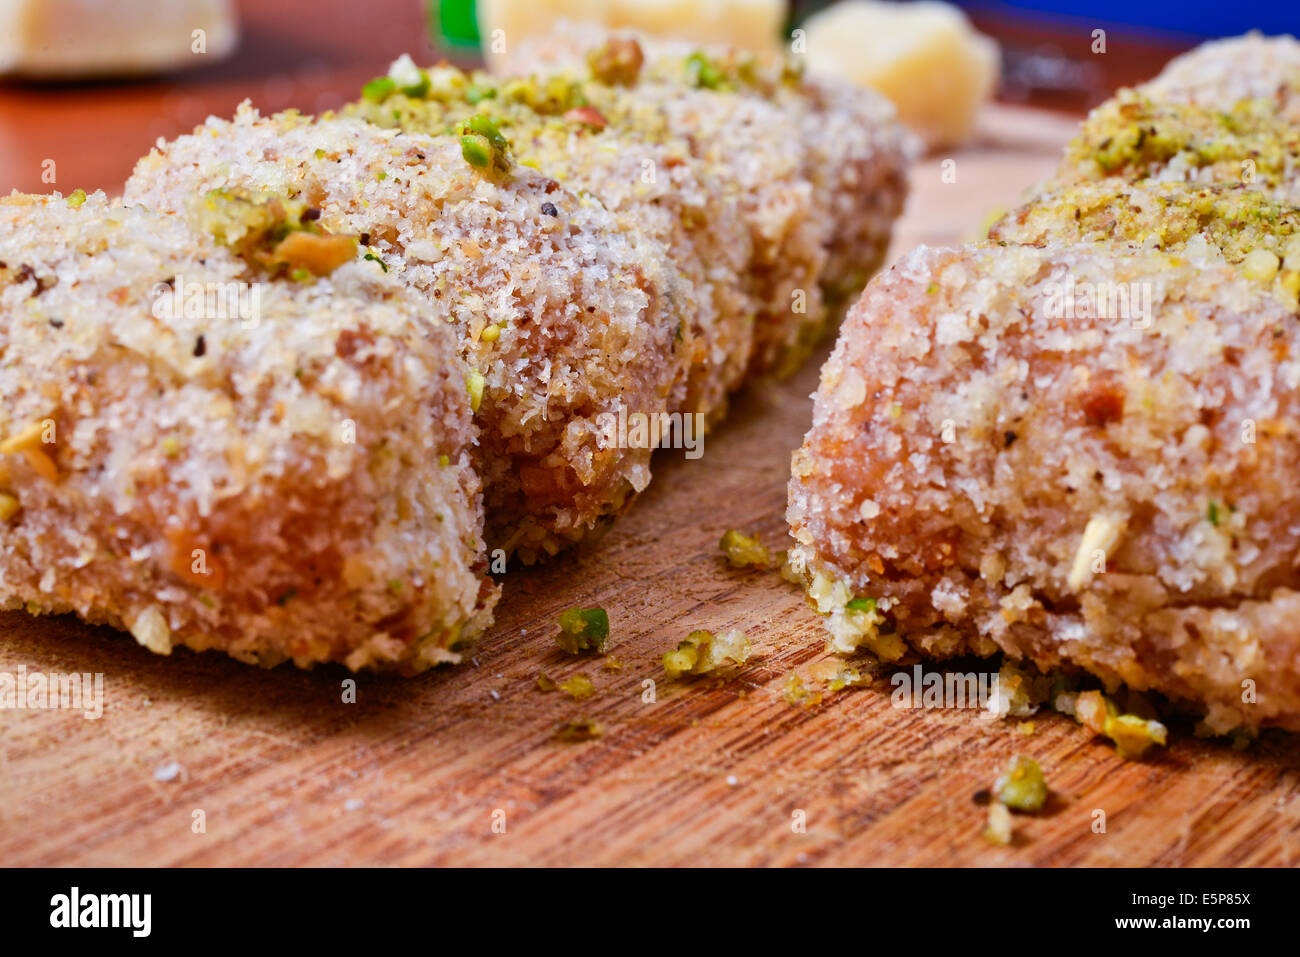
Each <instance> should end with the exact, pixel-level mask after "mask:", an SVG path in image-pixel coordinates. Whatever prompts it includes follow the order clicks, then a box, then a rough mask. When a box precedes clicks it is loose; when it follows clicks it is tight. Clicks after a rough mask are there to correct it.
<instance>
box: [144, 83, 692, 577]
mask: <svg viewBox="0 0 1300 957" xmlns="http://www.w3.org/2000/svg"><path fill="white" fill-rule="evenodd" d="M248 190H252V191H264V190H269V191H272V192H275V193H278V194H283V195H286V196H289V197H292V198H294V199H296V200H300V201H302V202H304V203H306V204H308V205H309V206H310V207H311V208H312V210H313V211H314V214H318V215H319V223H320V224H321V225H322V226H324V227H326V228H328V229H329V230H331V231H333V232H337V233H345V234H350V235H355V236H358V237H360V241H361V244H362V246H363V247H364V248H363V249H362V251H361V255H362V256H363V265H364V267H365V268H369V269H371V270H372V271H373V272H376V273H381V272H382V273H387V274H388V275H390V276H392V277H394V278H396V279H398V280H400V281H401V282H403V283H404V284H406V285H407V286H410V287H412V288H414V289H415V290H417V291H418V292H419V293H420V294H421V296H422V299H423V307H422V309H421V322H420V324H419V325H420V327H422V328H431V329H432V328H439V327H442V326H449V327H450V328H451V329H452V330H453V331H454V332H455V334H456V339H457V342H458V344H459V348H460V352H461V354H462V356H463V357H464V358H465V359H466V361H467V363H468V365H469V367H470V370H469V373H468V381H467V383H466V389H467V391H468V393H469V396H470V401H471V404H472V406H473V408H474V411H475V420H476V422H477V424H478V426H479V440H478V443H477V445H476V447H475V459H476V462H477V465H478V468H479V469H480V472H481V475H482V478H483V482H484V495H485V501H486V508H487V536H488V542H489V545H490V547H492V548H497V547H501V548H504V549H507V550H511V551H514V552H516V553H518V554H520V555H521V556H522V557H523V558H524V559H525V560H531V559H533V558H536V557H538V556H540V555H543V554H548V553H549V554H553V553H554V552H556V551H557V550H558V549H559V548H560V547H562V546H563V545H565V544H568V543H571V542H575V541H577V540H579V539H581V538H582V537H583V536H584V535H586V534H588V533H589V532H591V531H592V530H593V529H595V528H598V527H600V526H601V525H602V524H603V523H604V522H605V521H606V520H607V519H608V518H610V517H611V516H613V515H615V514H617V513H618V512H620V511H622V510H623V509H624V508H626V507H627V506H628V504H630V502H631V500H632V498H633V497H634V495H635V494H636V493H637V492H639V491H641V490H642V489H644V488H645V487H646V485H647V484H648V483H649V481H650V455H651V452H652V449H651V448H648V447H642V445H643V443H638V442H635V441H628V442H623V441H620V440H619V439H620V437H619V436H611V434H610V430H609V423H611V422H613V421H616V420H618V421H627V416H629V415H631V414H633V413H640V414H644V415H647V416H657V415H659V414H660V413H662V412H665V411H666V410H667V409H668V407H669V403H670V397H671V396H672V394H673V392H674V389H676V388H679V387H680V385H681V383H682V382H683V381H684V376H685V370H686V365H685V353H684V349H683V340H682V337H681V335H680V329H679V317H678V316H677V314H676V312H675V307H674V305H673V304H674V301H675V298H676V297H677V296H678V295H679V294H682V295H685V294H687V293H685V292H683V291H682V290H681V287H680V283H679V279H678V277H679V273H678V271H677V270H676V268H675V266H674V264H673V262H672V261H671V259H670V258H669V257H668V255H667V253H666V251H665V250H664V249H663V247H662V245H661V244H659V243H657V242H656V241H655V240H654V239H653V238H651V237H647V236H644V235H642V234H641V233H639V232H637V231H635V230H632V229H629V228H625V227H624V226H622V225H620V224H619V222H618V221H617V220H616V219H615V217H614V216H613V215H611V214H610V212H609V211H608V210H607V209H606V208H605V207H604V206H603V205H601V204H600V203H599V202H596V201H594V200H592V199H590V198H587V197H585V196H582V195H579V194H578V193H576V192H574V191H572V190H570V189H567V188H565V187H564V186H563V185H561V184H560V183H559V182H557V181H556V180H554V179H552V178H550V177H548V176H545V175H543V174H541V173H538V172H536V171H534V170H531V169H529V168H527V167H524V166H520V165H518V164H516V163H515V162H514V160H513V158H512V154H511V151H510V146H509V144H508V142H507V141H506V140H505V138H504V137H503V135H502V133H501V131H500V129H499V128H498V127H497V126H496V125H495V123H493V122H492V121H491V120H490V119H489V118H487V117H482V118H480V119H479V120H476V121H474V122H473V123H470V124H467V125H466V126H464V127H463V128H462V129H461V130H460V132H458V133H457V134H456V135H451V136H448V135H442V136H436V137H435V136H426V135H423V134H419V133H411V132H405V131H403V130H399V129H380V128H378V127H376V126H374V125H372V124H369V123H366V122H363V121H361V120H359V119H352V118H337V117H334V118H322V119H319V120H316V119H312V118H308V117H305V116H302V115H300V114H295V113H285V114H280V115H277V116H271V117H262V116H259V115H258V113H257V112H256V111H255V110H253V109H251V108H249V107H248V106H247V105H245V106H243V107H241V108H240V110H239V112H238V114H237V115H236V116H235V118H234V120H233V121H224V120H218V119H215V118H213V119H210V120H209V121H208V122H207V123H206V124H205V125H204V126H201V127H199V128H198V129H196V130H195V131H194V133H193V134H191V135H187V136H182V137H179V138H178V139H177V140H175V141H174V142H171V143H168V144H164V145H162V146H160V147H159V148H158V149H156V150H154V151H153V152H152V153H150V154H149V155H148V156H146V157H144V158H143V159H141V160H140V162H139V163H138V164H137V166H136V169H135V172H134V174H133V175H132V177H131V179H130V181H129V182H128V184H127V188H126V193H125V196H126V200H127V201H128V202H134V203H142V204H145V205H148V206H151V207H154V208H159V209H163V210H167V211H175V212H178V213H186V212H187V211H189V214H190V215H191V216H193V215H199V216H200V217H201V216H202V215H203V211H204V210H205V209H208V208H211V207H216V208H220V207H222V206H223V205H224V204H227V203H229V202H232V201H233V202H238V201H239V198H240V194H241V193H242V191H248ZM195 210H197V211H198V212H197V214H196V213H194V211H195ZM620 412H622V413H623V418H622V419H621V420H620V419H619V415H620Z"/></svg>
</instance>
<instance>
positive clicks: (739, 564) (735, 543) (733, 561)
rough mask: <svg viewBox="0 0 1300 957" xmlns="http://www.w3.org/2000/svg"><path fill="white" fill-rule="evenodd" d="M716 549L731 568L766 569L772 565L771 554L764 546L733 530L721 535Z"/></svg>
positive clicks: (753, 538) (754, 539)
mask: <svg viewBox="0 0 1300 957" xmlns="http://www.w3.org/2000/svg"><path fill="white" fill-rule="evenodd" d="M718 547H719V548H721V549H722V554H723V555H724V556H725V557H726V559H727V564H729V565H731V566H732V567H733V568H767V567H768V566H770V565H771V564H772V553H771V552H769V551H768V550H767V546H766V545H764V544H763V543H762V542H760V541H759V540H758V539H757V538H756V537H754V536H750V535H746V534H744V533H743V532H738V531H736V529H734V528H732V529H728V530H727V531H726V532H724V533H723V535H722V538H721V539H720V540H719V541H718Z"/></svg>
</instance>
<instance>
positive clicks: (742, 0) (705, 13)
mask: <svg viewBox="0 0 1300 957" xmlns="http://www.w3.org/2000/svg"><path fill="white" fill-rule="evenodd" d="M785 15H786V4H785V2H784V0H479V2H478V25H479V34H480V36H482V38H483V50H484V52H485V53H486V54H487V56H488V59H489V61H490V62H494V63H495V62H497V61H499V59H500V57H501V55H502V52H503V51H501V50H499V49H494V47H493V35H494V31H496V30H504V31H505V33H504V34H503V35H502V34H498V35H497V36H503V37H504V39H505V43H506V51H504V52H509V49H510V48H511V47H512V46H513V45H515V44H518V43H519V42H520V41H521V40H524V39H526V38H528V37H531V36H536V35H538V34H543V33H549V32H551V30H552V29H554V28H555V23H556V21H557V20H568V21H574V22H585V23H595V24H599V25H601V26H606V27H615V28H623V29H631V30H637V31H640V32H642V33H646V34H649V35H650V36H656V37H671V38H674V39H680V40H692V41H694V42H697V43H700V44H727V45H730V46H737V47H741V48H743V49H747V50H758V51H775V50H778V49H779V48H780V43H781V32H782V29H783V28H784V26H785Z"/></svg>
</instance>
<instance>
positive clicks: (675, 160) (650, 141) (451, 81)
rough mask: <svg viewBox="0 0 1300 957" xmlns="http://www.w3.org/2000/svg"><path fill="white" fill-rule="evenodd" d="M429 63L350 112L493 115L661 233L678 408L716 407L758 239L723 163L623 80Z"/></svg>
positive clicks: (408, 126) (626, 223) (504, 128)
mask: <svg viewBox="0 0 1300 957" xmlns="http://www.w3.org/2000/svg"><path fill="white" fill-rule="evenodd" d="M412 67H413V65H412ZM427 75H428V76H429V77H430V83H428V84H425V85H424V88H423V89H422V90H414V91H411V93H410V94H404V93H402V92H401V91H400V90H397V89H394V90H392V91H389V92H387V93H386V94H381V95H375V94H371V95H369V96H367V97H363V98H362V99H361V100H359V101H358V102H357V103H355V104H352V105H351V106H350V107H349V108H348V110H347V112H349V113H351V114H353V115H357V116H361V117H363V118H364V119H366V120H368V121H369V122H372V123H375V124H377V125H379V126H383V127H387V128H398V129H404V130H409V131H415V132H420V133H430V134H434V135H437V134H439V133H441V132H442V131H444V130H446V129H448V128H451V127H453V126H454V125H455V124H457V123H460V122H463V121H465V120H467V119H468V118H470V117H473V116H485V117H489V118H491V119H492V120H493V121H494V122H495V123H496V124H497V125H498V127H499V128H500V130H501V132H502V134H503V135H504V136H505V137H506V138H507V140H508V141H509V143H510V150H511V153H512V154H513V156H514V159H515V160H516V161H517V162H518V163H520V164H522V165H524V166H526V167H529V168H531V169H534V170H538V171H540V172H543V173H545V174H546V175H547V176H550V177H553V178H554V179H556V180H558V181H559V182H561V183H563V184H564V186H565V187H566V188H568V189H570V190H572V191H574V192H577V193H579V194H582V195H587V194H590V195H591V196H594V197H596V198H597V199H598V200H599V202H600V203H602V204H603V205H604V206H606V207H607V208H608V209H609V210H610V212H611V213H613V215H614V217H615V218H616V220H617V222H618V225H619V228H620V229H623V230H626V231H627V232H631V233H636V234H639V235H641V236H644V237H646V238H647V239H649V240H651V241H653V242H655V243H657V244H659V245H661V246H662V247H663V248H664V249H665V250H666V252H667V253H668V255H669V261H670V264H671V266H672V268H674V269H675V270H676V271H677V276H676V282H675V284H674V290H675V293H674V295H673V297H672V300H671V302H670V306H671V307H672V309H673V310H674V312H675V314H676V316H677V321H678V323H679V326H680V329H681V338H682V346H683V347H682V350H681V356H680V358H681V359H682V363H683V364H682V366H681V368H680V369H679V370H677V377H678V379H677V380H675V381H674V389H673V395H672V400H671V405H670V411H681V412H698V413H703V414H704V415H706V416H708V417H710V418H716V417H718V415H719V414H720V413H721V412H722V411H723V409H724V408H725V403H726V397H727V394H728V393H729V392H730V391H732V390H734V389H735V388H737V387H738V386H739V385H740V383H741V380H742V378H743V375H744V372H745V365H746V359H747V357H748V355H749V353H750V351H751V348H752V341H753V334H754V332H753V328H754V303H753V294H752V290H751V288H750V285H751V284H750V283H749V282H748V281H747V278H746V277H747V272H746V271H747V268H748V265H749V263H750V261H751V259H752V241H751V238H750V235H749V232H748V230H747V228H746V227H745V224H744V223H743V222H742V221H741V219H740V216H739V214H738V211H737V210H736V209H735V206H734V203H733V202H732V200H731V197H732V195H733V193H734V192H735V185H734V184H731V183H728V182H727V181H726V180H724V179H723V178H722V175H721V174H722V173H724V172H725V171H724V170H719V169H718V168H716V164H714V165H710V164H705V163H702V162H700V161H699V160H697V159H696V157H695V155H694V153H693V149H694V147H693V145H692V143H691V142H690V141H688V140H687V139H686V138H684V137H682V136H680V135H678V134H677V133H675V132H674V130H673V129H672V124H671V122H670V121H669V119H668V117H666V116H665V115H664V112H663V110H662V109H661V108H660V107H659V106H658V104H656V103H654V102H652V101H650V100H648V99H647V98H645V97H643V96H639V95H637V94H636V93H635V92H634V91H632V90H630V89H629V88H628V87H627V86H625V85H623V84H611V83H602V82H600V81H598V80H595V79H594V78H592V77H590V76H586V77H583V76H578V75H566V74H557V75H554V76H550V77H546V78H521V79H514V80H511V79H500V78H496V77H492V76H490V75H488V74H486V73H472V74H467V73H463V72H461V71H459V70H457V69H456V68H454V67H449V66H440V67H434V68H431V69H430V70H429V71H428V72H427ZM641 411H644V410H641Z"/></svg>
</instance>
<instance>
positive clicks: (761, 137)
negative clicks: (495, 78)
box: [506, 23, 919, 373]
mask: <svg viewBox="0 0 1300 957" xmlns="http://www.w3.org/2000/svg"><path fill="white" fill-rule="evenodd" d="M628 41H635V42H636V43H637V44H638V45H639V46H640V48H641V49H642V51H643V57H644V66H643V67H642V69H641V70H640V73H639V76H638V81H637V83H636V87H635V96H637V97H638V98H641V99H643V100H645V101H646V102H652V103H654V104H656V105H657V107H658V108H659V109H660V110H662V111H663V113H664V115H665V116H666V117H667V118H668V121H669V126H670V127H671V129H672V130H673V131H674V132H676V133H678V134H679V135H681V136H683V137H685V138H686V139H687V140H688V141H690V142H691V143H693V144H694V145H695V146H696V151H697V155H698V156H700V157H701V158H703V159H704V160H706V161H707V162H709V163H710V164H711V165H714V166H715V167H716V168H717V169H718V170H719V171H720V175H721V176H722V178H723V179H724V180H725V181H727V182H729V183H732V184H734V186H735V189H736V193H735V196H734V199H735V202H737V203H738V205H739V209H740V212H741V214H742V218H743V219H744V221H745V222H746V223H747V224H748V226H749V229H750V232H751V235H752V237H753V248H754V262H753V265H752V267H751V271H752V274H753V276H752V278H753V281H754V283H755V292H754V296H755V299H756V302H757V310H758V311H757V316H756V320H755V321H756V330H755V335H754V351H753V355H752V357H751V360H750V370H751V372H755V373H764V372H771V371H775V372H778V373H788V372H791V371H793V370H794V369H795V368H797V366H798V365H799V363H801V362H802V360H803V359H805V358H807V356H808V354H809V353H810V352H811V350H812V348H813V346H814V345H815V344H816V343H817V341H818V340H819V339H820V337H821V335H822V334H823V333H824V332H825V331H826V330H827V329H828V328H829V327H830V326H831V325H832V324H833V323H834V322H836V321H838V318H839V315H840V312H841V310H842V309H843V307H844V306H846V305H847V303H848V302H850V301H851V300H852V296H853V295H854V294H856V293H857V292H858V291H859V290H860V289H861V288H862V285H863V284H864V283H865V282H866V280H867V279H868V278H869V277H870V276H871V274H872V273H873V272H874V271H875V270H876V269H877V268H879V265H880V263H881V262H882V261H883V258H884V255H885V251H886V249H887V248H888V245H889V239H890V235H891V232H892V228H893V223H894V220H896V219H897V217H898V215H899V214H900V213H901V211H902V207H903V202H904V200H905V198H906V193H907V182H906V175H905V173H904V169H905V167H906V164H907V163H908V162H909V161H910V160H911V159H913V158H914V157H915V156H916V155H917V154H918V153H919V143H918V142H917V141H916V140H915V138H914V137H913V136H912V135H911V134H910V133H908V132H907V131H906V130H905V129H904V128H903V127H902V125H901V124H899V123H898V121H897V116H896V114H895V111H894V108H893V105H892V104H891V103H889V101H888V100H886V99H885V98H884V97H882V96H880V95H879V94H876V93H874V92H872V91H870V90H863V89H860V88H858V87H856V86H853V85H852V84H849V83H846V82H843V81H839V80H835V79H832V78H821V77H817V78H813V77H807V76H805V75H804V72H803V64H802V62H801V60H800V59H799V58H797V57H786V58H782V57H773V56H769V55H762V54H755V53H750V52H746V51H740V50H736V49H732V48H727V47H717V46H706V47H701V46H699V45H694V44H690V43H684V42H680V41H671V40H661V39H652V38H649V37H646V36H642V35H638V34H635V33H632V32H629V31H622V30H619V31H609V30H606V29H604V28H601V27H596V26H592V25H590V24H568V23H564V24H557V26H556V27H555V29H554V30H553V31H552V32H551V33H550V34H548V35H544V36H538V37H530V38H528V39H527V40H525V41H524V42H523V43H520V44H518V45H516V46H515V48H514V50H513V52H512V53H511V54H510V55H509V57H508V60H507V63H506V72H508V73H511V74H533V75H547V74H554V73H556V72H557V71H569V72H577V73H579V74H581V73H582V72H583V71H591V70H592V69H599V64H600V61H601V51H603V50H604V49H606V48H607V47H608V45H609V44H610V43H611V42H628Z"/></svg>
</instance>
